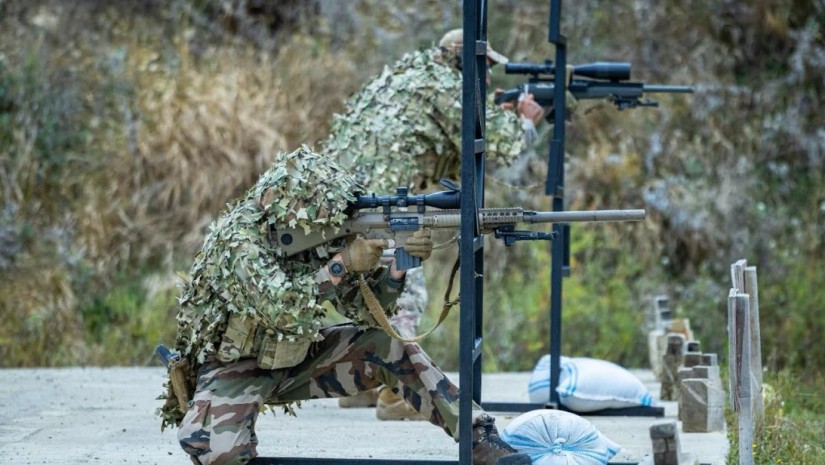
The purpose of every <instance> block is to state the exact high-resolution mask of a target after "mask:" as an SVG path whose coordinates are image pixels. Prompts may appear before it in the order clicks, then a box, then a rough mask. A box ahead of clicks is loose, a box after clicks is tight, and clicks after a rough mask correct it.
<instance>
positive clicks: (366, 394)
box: [338, 388, 378, 408]
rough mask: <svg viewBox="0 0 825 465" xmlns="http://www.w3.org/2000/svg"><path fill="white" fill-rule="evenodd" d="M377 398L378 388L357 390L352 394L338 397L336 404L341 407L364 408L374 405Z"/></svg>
mask: <svg viewBox="0 0 825 465" xmlns="http://www.w3.org/2000/svg"><path fill="white" fill-rule="evenodd" d="M377 400H378V389H377V388H376V389H370V390H369V391H363V392H359V393H358V394H356V395H354V396H349V397H339V398H338V406H339V407H341V408H366V407H375V403H376V401H377Z"/></svg>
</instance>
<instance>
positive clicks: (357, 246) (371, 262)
mask: <svg viewBox="0 0 825 465" xmlns="http://www.w3.org/2000/svg"><path fill="white" fill-rule="evenodd" d="M387 246H388V244H387V240H386V239H364V238H363V237H356V238H355V239H353V241H352V242H350V243H349V244H348V245H347V246H346V247H345V248H344V250H342V251H341V257H342V258H343V261H344V267H345V268H346V269H347V271H349V272H355V273H361V272H364V271H369V270H371V269H373V268H375V267H376V266H378V260H380V259H381V254H382V253H383V252H384V249H386V248H387Z"/></svg>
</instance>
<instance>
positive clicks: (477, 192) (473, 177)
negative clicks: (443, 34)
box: [458, 0, 487, 465]
mask: <svg viewBox="0 0 825 465" xmlns="http://www.w3.org/2000/svg"><path fill="white" fill-rule="evenodd" d="M486 6H487V5H486V3H485V1H484V0H464V15H463V16H464V24H463V28H464V39H463V41H464V47H463V48H462V52H461V53H462V60H461V62H462V96H461V97H462V100H461V102H462V114H461V191H462V195H461V242H460V245H459V253H460V260H461V277H460V284H461V303H460V321H461V324H460V329H459V339H460V344H459V360H460V364H459V389H460V392H461V393H460V396H459V418H458V424H459V449H458V461H459V464H461V465H471V464H472V461H473V436H472V434H473V432H472V410H473V401H475V402H476V403H479V404H480V403H481V326H482V311H483V300H482V295H483V292H484V281H483V279H484V278H483V267H484V262H483V253H484V249H483V242H482V238H481V235H480V232H479V228H478V217H477V215H476V211H477V209H478V208H479V207H480V206H483V203H484V128H485V121H484V115H485V108H484V102H485V99H484V95H485V92H486V89H485V87H486V76H487V62H486V60H487V57H486V54H487V47H486V29H487V11H486V10H487V8H486Z"/></svg>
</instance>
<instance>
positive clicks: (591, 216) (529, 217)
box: [524, 210, 645, 223]
mask: <svg viewBox="0 0 825 465" xmlns="http://www.w3.org/2000/svg"><path fill="white" fill-rule="evenodd" d="M524 217H525V221H526V222H528V223H577V222H591V221H641V220H643V219H645V211H644V210H591V211H561V212H532V213H531V214H527V212H525V215H524Z"/></svg>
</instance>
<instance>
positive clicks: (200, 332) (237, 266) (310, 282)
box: [176, 147, 358, 363]
mask: <svg viewBox="0 0 825 465" xmlns="http://www.w3.org/2000/svg"><path fill="white" fill-rule="evenodd" d="M357 190H358V187H357V185H356V183H355V181H354V180H353V178H352V177H351V176H349V175H348V174H346V173H345V172H344V171H343V170H341V169H340V168H339V167H338V165H337V164H335V162H333V161H332V160H330V159H329V158H327V157H324V156H321V155H319V154H317V153H314V152H312V151H311V150H309V149H308V148H307V147H302V148H301V149H299V150H296V151H294V152H291V153H288V154H280V155H278V157H277V159H276V161H275V162H274V163H273V164H272V166H271V167H270V168H269V170H267V171H266V172H265V173H264V174H262V175H261V177H260V179H259V180H258V182H257V183H256V184H255V185H254V186H253V187H252V188H251V189H250V190H249V191H247V193H246V195H245V196H244V197H243V198H241V199H240V200H239V201H238V202H236V203H235V204H234V205H232V206H231V207H230V209H229V210H228V211H227V212H225V213H224V214H222V215H221V216H220V217H219V218H218V219H217V220H216V221H215V222H214V223H213V224H212V225H211V226H210V231H209V233H208V234H207V236H206V239H205V241H204V245H203V248H202V249H201V251H200V253H198V255H197V256H196V257H195V262H194V264H193V265H192V269H191V271H190V273H189V276H188V280H187V281H186V282H185V283H183V286H182V292H181V297H180V299H179V303H180V308H179V312H178V316H177V320H178V336H177V343H176V347H177V349H178V351H180V352H181V353H182V354H184V355H186V356H188V357H190V358H196V359H197V361H198V363H203V362H204V360H205V358H206V357H207V356H209V355H210V354H214V353H215V351H216V349H217V347H216V345H217V344H218V342H219V341H220V339H221V337H222V336H223V333H224V331H225V330H226V326H227V322H228V319H229V315H230V314H232V313H234V314H239V315H242V316H243V317H245V318H248V319H250V320H251V321H253V322H254V323H255V324H257V325H261V326H263V327H264V328H265V329H267V330H269V331H271V333H272V334H275V335H276V336H277V337H278V338H279V339H282V338H283V339H287V340H296V339H304V340H306V339H309V340H313V339H315V338H316V337H317V335H318V330H319V329H320V319H321V317H322V316H323V315H324V313H325V310H324V308H323V307H322V306H321V303H320V302H319V301H318V299H317V295H318V289H317V283H316V282H315V272H316V271H317V270H318V269H319V267H320V266H322V265H323V264H324V263H325V262H326V260H327V259H326V258H321V257H319V256H318V255H316V254H315V253H314V252H306V253H303V254H300V255H298V256H294V257H286V256H285V254H284V252H283V251H282V250H280V249H279V248H278V247H277V245H273V244H271V243H270V241H269V229H270V225H274V226H275V228H278V227H281V226H284V225H288V226H290V227H301V228H303V229H304V230H306V231H310V230H317V229H319V228H322V227H326V226H328V225H332V226H337V225H341V224H342V222H343V221H344V220H345V218H346V215H345V213H344V212H345V209H346V208H347V205H348V202H349V201H351V200H353V199H354V196H353V192H354V191H357ZM343 244H344V240H343V239H341V240H339V241H336V243H331V244H328V245H327V252H329V253H333V252H335V251H337V250H339V249H340V248H341V247H342V246H343Z"/></svg>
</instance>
